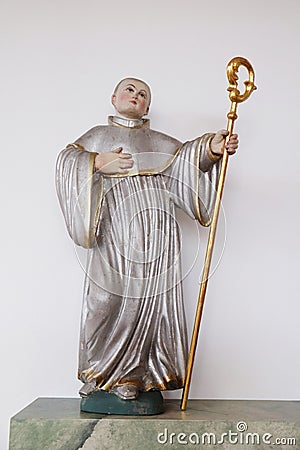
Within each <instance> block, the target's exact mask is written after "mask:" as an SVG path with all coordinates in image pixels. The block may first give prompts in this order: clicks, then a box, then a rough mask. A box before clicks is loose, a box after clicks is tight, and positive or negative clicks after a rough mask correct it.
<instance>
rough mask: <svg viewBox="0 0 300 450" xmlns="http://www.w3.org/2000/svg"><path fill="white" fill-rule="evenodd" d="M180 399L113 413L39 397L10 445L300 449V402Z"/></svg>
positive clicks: (20, 449)
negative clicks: (154, 408) (152, 410)
mask: <svg viewBox="0 0 300 450" xmlns="http://www.w3.org/2000/svg"><path fill="white" fill-rule="evenodd" d="M179 404H180V402H179V400H166V401H165V410H166V411H165V412H164V413H163V414H160V415H157V416H148V417H145V416H117V415H115V416H110V415H101V414H90V413H83V412H80V399H75V398H74V399H73V398H39V399H37V400H35V401H34V402H33V403H31V404H30V405H29V406H27V407H26V408H25V409H23V410H22V411H21V412H19V413H18V414H17V415H15V416H14V417H13V418H12V419H11V426H10V446H9V449H10V450H79V449H82V450H98V449H99V450H102V449H103V450H106V449H107V450H123V449H124V450H125V449H126V450H127V449H129V450H134V449H138V450H147V449H151V450H155V449H182V448H187V447H188V448H198V449H220V448H225V449H233V450H234V449H236V450H240V449H241V450H245V449H247V448H249V449H251V450H253V449H273V448H276V449H281V448H282V449H294V450H296V449H300V402H293V401H263V400H189V402H188V407H187V410H186V411H180V408H179ZM244 428H247V429H246V430H244ZM279 440H281V442H279Z"/></svg>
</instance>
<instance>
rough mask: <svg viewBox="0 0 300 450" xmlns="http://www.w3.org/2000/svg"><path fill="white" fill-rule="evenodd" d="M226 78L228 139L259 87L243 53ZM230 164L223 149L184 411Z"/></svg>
mask: <svg viewBox="0 0 300 450" xmlns="http://www.w3.org/2000/svg"><path fill="white" fill-rule="evenodd" d="M240 66H244V67H245V68H246V69H247V70H248V74H249V79H248V80H246V81H244V85H245V92H244V93H243V94H241V93H240V91H239V90H238V83H237V82H238V79H239V77H238V74H237V73H238V70H239V67H240ZM227 78H228V81H229V87H228V89H227V90H228V91H229V99H230V100H231V107H230V111H229V113H228V114H227V118H228V123H227V131H228V132H229V134H228V137H227V139H226V142H227V140H228V139H229V137H230V136H231V135H232V132H233V126H234V122H235V120H236V119H237V117H238V116H237V113H236V111H237V105H238V103H242V102H244V101H245V100H247V98H248V97H249V96H250V95H251V93H252V92H253V91H254V90H255V89H256V86H255V85H254V70H253V67H252V66H251V64H250V62H249V61H248V60H247V59H245V58H242V57H240V56H237V57H235V58H233V59H232V60H231V61H229V63H228V65H227ZM227 163H228V153H227V150H226V148H225V144H224V149H223V157H222V166H221V172H220V179H219V184H218V189H217V194H216V203H215V209H214V213H213V218H212V222H211V226H210V232H209V237H208V242H207V248H206V255H205V261H204V268H203V272H202V279H201V287H200V292H199V297H198V305H197V310H196V316H195V322H194V329H193V334H192V339H191V346H190V353H189V358H188V363H187V373H186V380H185V385H184V389H183V394H182V399H181V406H180V408H181V409H182V410H183V411H185V409H186V404H187V400H188V395H189V388H190V383H191V377H192V370H193V364H194V359H195V353H196V346H197V340H198V335H199V329H200V322H201V317H202V312H203V306H204V300H205V293H206V288H207V282H208V277H209V270H210V264H211V259H212V252H213V246H214V242H215V235H216V230H217V223H218V217H219V211H220V205H221V200H222V194H223V188H224V183H225V175H226V169H227Z"/></svg>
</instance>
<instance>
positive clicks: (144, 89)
mask: <svg viewBox="0 0 300 450" xmlns="http://www.w3.org/2000/svg"><path fill="white" fill-rule="evenodd" d="M112 104H113V105H114V107H115V108H116V110H117V111H118V113H119V114H121V115H122V116H124V117H127V118H128V119H141V118H142V117H143V116H144V115H145V114H147V113H148V111H149V104H150V91H149V88H148V86H147V85H146V84H145V83H143V82H142V81H139V80H134V79H132V80H131V79H130V78H129V79H127V80H124V81H123V82H122V83H121V84H120V86H119V87H118V89H117V91H116V92H115V93H114V94H113V96H112Z"/></svg>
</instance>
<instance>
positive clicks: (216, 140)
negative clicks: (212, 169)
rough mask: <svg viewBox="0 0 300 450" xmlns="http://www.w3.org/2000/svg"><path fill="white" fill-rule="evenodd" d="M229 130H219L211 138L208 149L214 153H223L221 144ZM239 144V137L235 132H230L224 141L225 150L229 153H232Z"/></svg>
mask: <svg viewBox="0 0 300 450" xmlns="http://www.w3.org/2000/svg"><path fill="white" fill-rule="evenodd" d="M228 134H229V132H228V131H227V130H219V131H217V132H216V134H215V136H214V137H213V139H212V140H211V143H210V149H211V151H212V152H213V153H214V154H215V155H220V156H221V155H222V154H223V146H224V141H225V139H226V137H227V136H228ZM238 146H239V139H238V135H237V134H232V135H231V136H230V138H229V139H228V141H227V142H226V150H227V152H228V154H229V155H233V154H234V153H235V152H236V150H237V148H238Z"/></svg>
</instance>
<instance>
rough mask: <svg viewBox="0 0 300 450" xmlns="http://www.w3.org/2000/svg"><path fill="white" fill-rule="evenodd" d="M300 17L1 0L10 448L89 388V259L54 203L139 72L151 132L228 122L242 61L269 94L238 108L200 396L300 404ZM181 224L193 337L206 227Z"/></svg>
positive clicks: (298, 6)
mask: <svg viewBox="0 0 300 450" xmlns="http://www.w3.org/2000/svg"><path fill="white" fill-rule="evenodd" d="M299 19H300V2H299V1H298V0H282V1H280V0H265V1H261V0H252V1H251V2H250V3H249V2H248V1H247V2H246V1H241V0H232V1H231V2H224V1H213V0H212V1H201V0H186V1H185V2H183V1H174V0H173V1H170V0H166V1H157V0H152V2H140V1H130V0H129V1H119V0H115V1H114V2H104V1H99V0H97V1H96V0H95V1H85V2H82V1H77V0H72V1H70V0H59V1H58V0H53V1H52V2H49V1H41V0H40V1H37V0H27V1H26V2H22V1H20V0H2V3H1V22H2V23H1V32H2V39H1V63H2V64H1V66H2V69H1V92H2V93H1V110H2V118H1V139H0V142H1V150H2V152H1V183H2V187H1V194H2V200H1V212H2V221H1V223H2V231H1V236H2V245H1V263H2V267H1V276H2V281H1V288H2V293H1V327H0V333H1V344H2V349H1V391H2V392H1V413H0V414H1V423H0V426H1V436H0V439H1V441H0V447H1V449H2V448H3V449H4V448H6V445H7V433H8V426H9V418H10V417H11V416H12V415H14V414H15V413H16V412H18V411H19V410H20V409H22V408H23V407H25V406H26V405H27V404H28V403H30V402H31V401H33V400H34V399H35V398H36V397H42V396H49V397H52V396H53V397H57V396H61V397H68V396H69V397H76V396H77V391H78V389H79V386H80V383H79V382H78V381H77V380H76V373H77V345H78V334H79V320H80V308H81V296H82V285H83V276H84V274H83V270H82V268H81V265H80V264H79V262H78V258H77V256H78V255H79V256H80V257H79V259H80V260H82V258H83V256H82V254H81V252H79V254H78V253H77V252H76V251H75V248H74V245H73V244H72V242H71V240H70V239H69V237H68V236H67V233H66V229H65V225H64V222H63V218H62V215H61V212H60V210H59V206H58V201H57V198H56V193H55V187H54V166H55V160H56V157H57V154H58V152H59V150H60V149H61V148H63V147H64V146H65V145H66V144H67V143H69V142H72V141H74V140H75V138H76V137H78V136H80V135H81V134H82V133H83V132H85V131H86V130H87V129H89V128H91V127H92V126H94V125H96V124H100V123H104V124H105V123H106V120H107V115H108V114H111V113H112V112H113V109H112V107H111V105H110V95H111V92H112V90H113V87H114V85H115V84H116V83H117V82H118V81H119V80H120V79H121V78H123V77H125V76H128V75H132V76H136V77H140V78H142V79H145V80H146V81H148V83H149V84H150V86H151V87H152V91H153V102H152V108H151V114H150V118H151V125H152V128H154V129H157V130H160V131H163V132H165V133H167V134H169V135H172V136H175V137H177V138H178V139H180V140H182V141H185V140H190V139H192V138H194V137H196V136H198V135H201V134H203V133H204V132H207V131H216V130H217V129H220V128H224V127H226V114H227V112H228V110H229V100H228V93H227V92H226V89H227V84H228V83H227V78H226V72H225V70H226V65H227V62H228V61H229V60H230V59H231V58H232V57H233V56H237V55H240V56H244V57H246V58H248V59H249V60H250V61H251V62H252V64H253V66H254V68H255V73H256V84H257V86H258V90H257V91H256V92H255V93H253V94H252V97H251V98H250V99H249V100H248V101H247V102H246V103H244V104H242V105H240V107H239V111H238V114H239V119H238V121H237V122H236V126H235V130H236V131H237V132H238V133H239V135H240V148H239V154H238V155H237V156H235V157H232V158H231V160H230V163H229V168H228V178H227V182H226V188H225V194H224V202H223V206H224V214H222V218H221V222H220V229H219V234H218V239H217V244H216V252H215V258H214V268H216V269H217V270H215V271H214V274H213V276H212V278H211V280H210V283H209V286H208V292H207V298H206V305H205V310H204V317H203V322H202V327H201V335H200V340H199V347H198V353H197V359H196V364H195V369H194V375H193V380H192V388H191V393H190V396H191V397H192V398H206V399H207V398H218V399H229V398H230V399H281V400H285V399H294V400H295V399H298V400H299V398H300V393H299V390H300V388H299V371H300V358H299V339H300V327H299V316H300V306H299V289H298V283H299V263H298V261H299V258H298V257H299V249H300V245H299V244H300V243H299V227H300V213H299V163H300V155H299V107H300V101H299V82H298V81H299V69H300V67H299V42H300V28H299ZM242 77H245V73H244V72H243V71H241V78H242ZM178 217H179V220H180V224H181V227H182V233H183V267H184V271H185V272H189V274H188V276H187V277H186V278H185V281H184V290H185V300H186V310H187V317H188V323H189V329H191V327H192V322H193V314H194V311H195V305H196V299H197V295H198V288H199V274H200V272H201V258H202V257H203V256H201V255H202V253H203V252H204V248H205V240H206V237H207V231H206V230H204V229H201V230H200V231H199V230H198V228H197V225H196V223H195V222H193V221H191V220H190V219H189V218H187V217H185V216H184V215H183V214H181V213H179V215H178ZM199 233H200V238H201V242H202V243H201V245H200V252H199V255H198V258H197V259H196V262H194V259H195V255H196V256H197V248H198V239H199ZM224 244H225V245H224ZM223 247H224V248H223ZM223 249H224V252H223V255H221V253H222V251H223ZM221 256H222V257H221ZM219 259H221V261H220V264H219V265H218V260H219ZM190 269H191V271H190ZM179 395H180V393H179V392H178V393H176V394H175V396H177V397H179ZM173 396H174V394H173Z"/></svg>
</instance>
